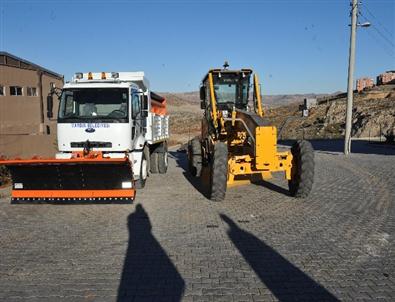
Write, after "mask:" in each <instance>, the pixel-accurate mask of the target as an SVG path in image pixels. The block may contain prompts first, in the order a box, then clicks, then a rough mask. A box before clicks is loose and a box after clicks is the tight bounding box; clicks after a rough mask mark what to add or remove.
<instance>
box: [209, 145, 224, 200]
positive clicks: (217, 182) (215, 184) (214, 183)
mask: <svg viewBox="0 0 395 302" xmlns="http://www.w3.org/2000/svg"><path fill="white" fill-rule="evenodd" d="M227 180H228V146H227V145H226V144H225V143H222V142H217V143H216V144H215V145H214V154H213V157H212V162H211V173H210V184H211V185H210V199H211V200H213V201H221V200H224V198H225V194H226V183H227Z"/></svg>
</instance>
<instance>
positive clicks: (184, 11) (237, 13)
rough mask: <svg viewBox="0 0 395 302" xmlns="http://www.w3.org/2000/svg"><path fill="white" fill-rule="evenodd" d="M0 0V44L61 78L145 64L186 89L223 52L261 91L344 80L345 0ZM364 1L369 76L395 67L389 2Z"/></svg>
mask: <svg viewBox="0 0 395 302" xmlns="http://www.w3.org/2000/svg"><path fill="white" fill-rule="evenodd" d="M0 2H1V4H0V5H1V23H0V34H1V36H0V49H1V50H4V51H8V52H10V53H13V54H15V55H17V56H20V57H23V58H25V59H27V60H30V61H32V62H34V63H37V64H40V65H42V66H44V67H46V68H49V69H51V70H54V71H56V72H58V73H61V74H64V75H65V78H66V80H69V79H70V78H71V76H72V74H73V73H74V72H76V71H134V70H144V71H145V72H146V74H147V76H148V77H149V79H150V81H151V86H152V89H153V90H156V91H174V92H175V91H178V92H179V91H192V90H197V89H198V86H199V82H200V80H201V78H202V77H203V75H204V74H205V72H206V71H207V70H208V68H211V67H219V66H221V65H222V64H223V61H224V60H225V59H227V60H228V61H229V63H230V65H231V67H233V68H240V67H252V68H254V69H255V70H256V71H257V72H258V73H259V74H260V77H261V82H262V84H263V86H262V87H263V93H264V94H286V93H307V92H315V93H330V92H334V91H338V90H343V91H344V90H345V89H346V82H347V58H348V47H349V27H348V24H349V22H350V21H349V11H350V6H349V0H327V1H324V0H314V1H308V0H304V1H298V0H294V1H292V0H289V1H281V0H277V1H264V0H255V1H254V0H250V1H248V0H245V1H242V0H238V1H232V0H228V1H225V0H222V1H221V0H219V1H215V0H213V1H208V0H206V1H204V0H201V1H199V0H190V1H188V0H184V1H177V0H172V1H169V0H168V1H150V0H146V1H111V2H110V1H100V0H96V1H82V0H81V1H56V0H53V1H18V0H13V1H8V0H0ZM363 4H364V5H365V7H367V8H368V9H369V11H370V13H371V14H369V13H368V11H367V10H366V8H365V7H364V6H362V7H361V11H362V13H363V14H364V15H365V16H366V17H367V18H368V19H369V20H370V21H371V22H372V23H373V24H375V25H376V27H375V28H373V27H371V28H359V30H358V35H357V60H356V76H357V77H360V76H370V77H374V76H376V75H377V74H379V73H380V72H382V71H384V70H389V69H395V51H394V44H395V38H394V36H395V1H394V0H381V1H380V0H370V1H367V0H363ZM373 16H374V17H373ZM360 21H364V20H363V19H361V20H360ZM380 33H381V34H380ZM382 36H384V37H385V38H386V39H387V40H389V41H386V40H385V38H383V37H382Z"/></svg>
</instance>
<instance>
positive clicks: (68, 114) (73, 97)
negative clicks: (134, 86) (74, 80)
mask: <svg viewBox="0 0 395 302" xmlns="http://www.w3.org/2000/svg"><path fill="white" fill-rule="evenodd" d="M128 95H129V94H128V89H127V88H72V89H65V90H63V92H62V96H61V100H60V106H59V118H58V121H59V120H60V121H62V120H67V121H71V120H78V121H80V120H95V121H98V120H106V122H111V121H113V122H127V118H128Z"/></svg>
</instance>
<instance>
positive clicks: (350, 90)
mask: <svg viewBox="0 0 395 302" xmlns="http://www.w3.org/2000/svg"><path fill="white" fill-rule="evenodd" d="M351 7H352V9H351V35H350V53H349V58H348V84H347V109H346V132H345V135H344V154H345V155H348V154H349V153H350V152H351V128H352V107H353V106H352V103H353V94H354V65H355V36H356V33H357V15H358V0H352V2H351Z"/></svg>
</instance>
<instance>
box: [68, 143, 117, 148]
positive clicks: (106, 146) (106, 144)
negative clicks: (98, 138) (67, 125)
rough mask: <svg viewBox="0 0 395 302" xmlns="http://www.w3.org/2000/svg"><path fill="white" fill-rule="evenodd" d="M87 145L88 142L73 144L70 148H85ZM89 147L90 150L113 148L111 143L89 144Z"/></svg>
mask: <svg viewBox="0 0 395 302" xmlns="http://www.w3.org/2000/svg"><path fill="white" fill-rule="evenodd" d="M85 145H86V142H71V143H70V147H71V148H84V147H85ZM89 147H90V148H111V147H112V143H111V142H89Z"/></svg>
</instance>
